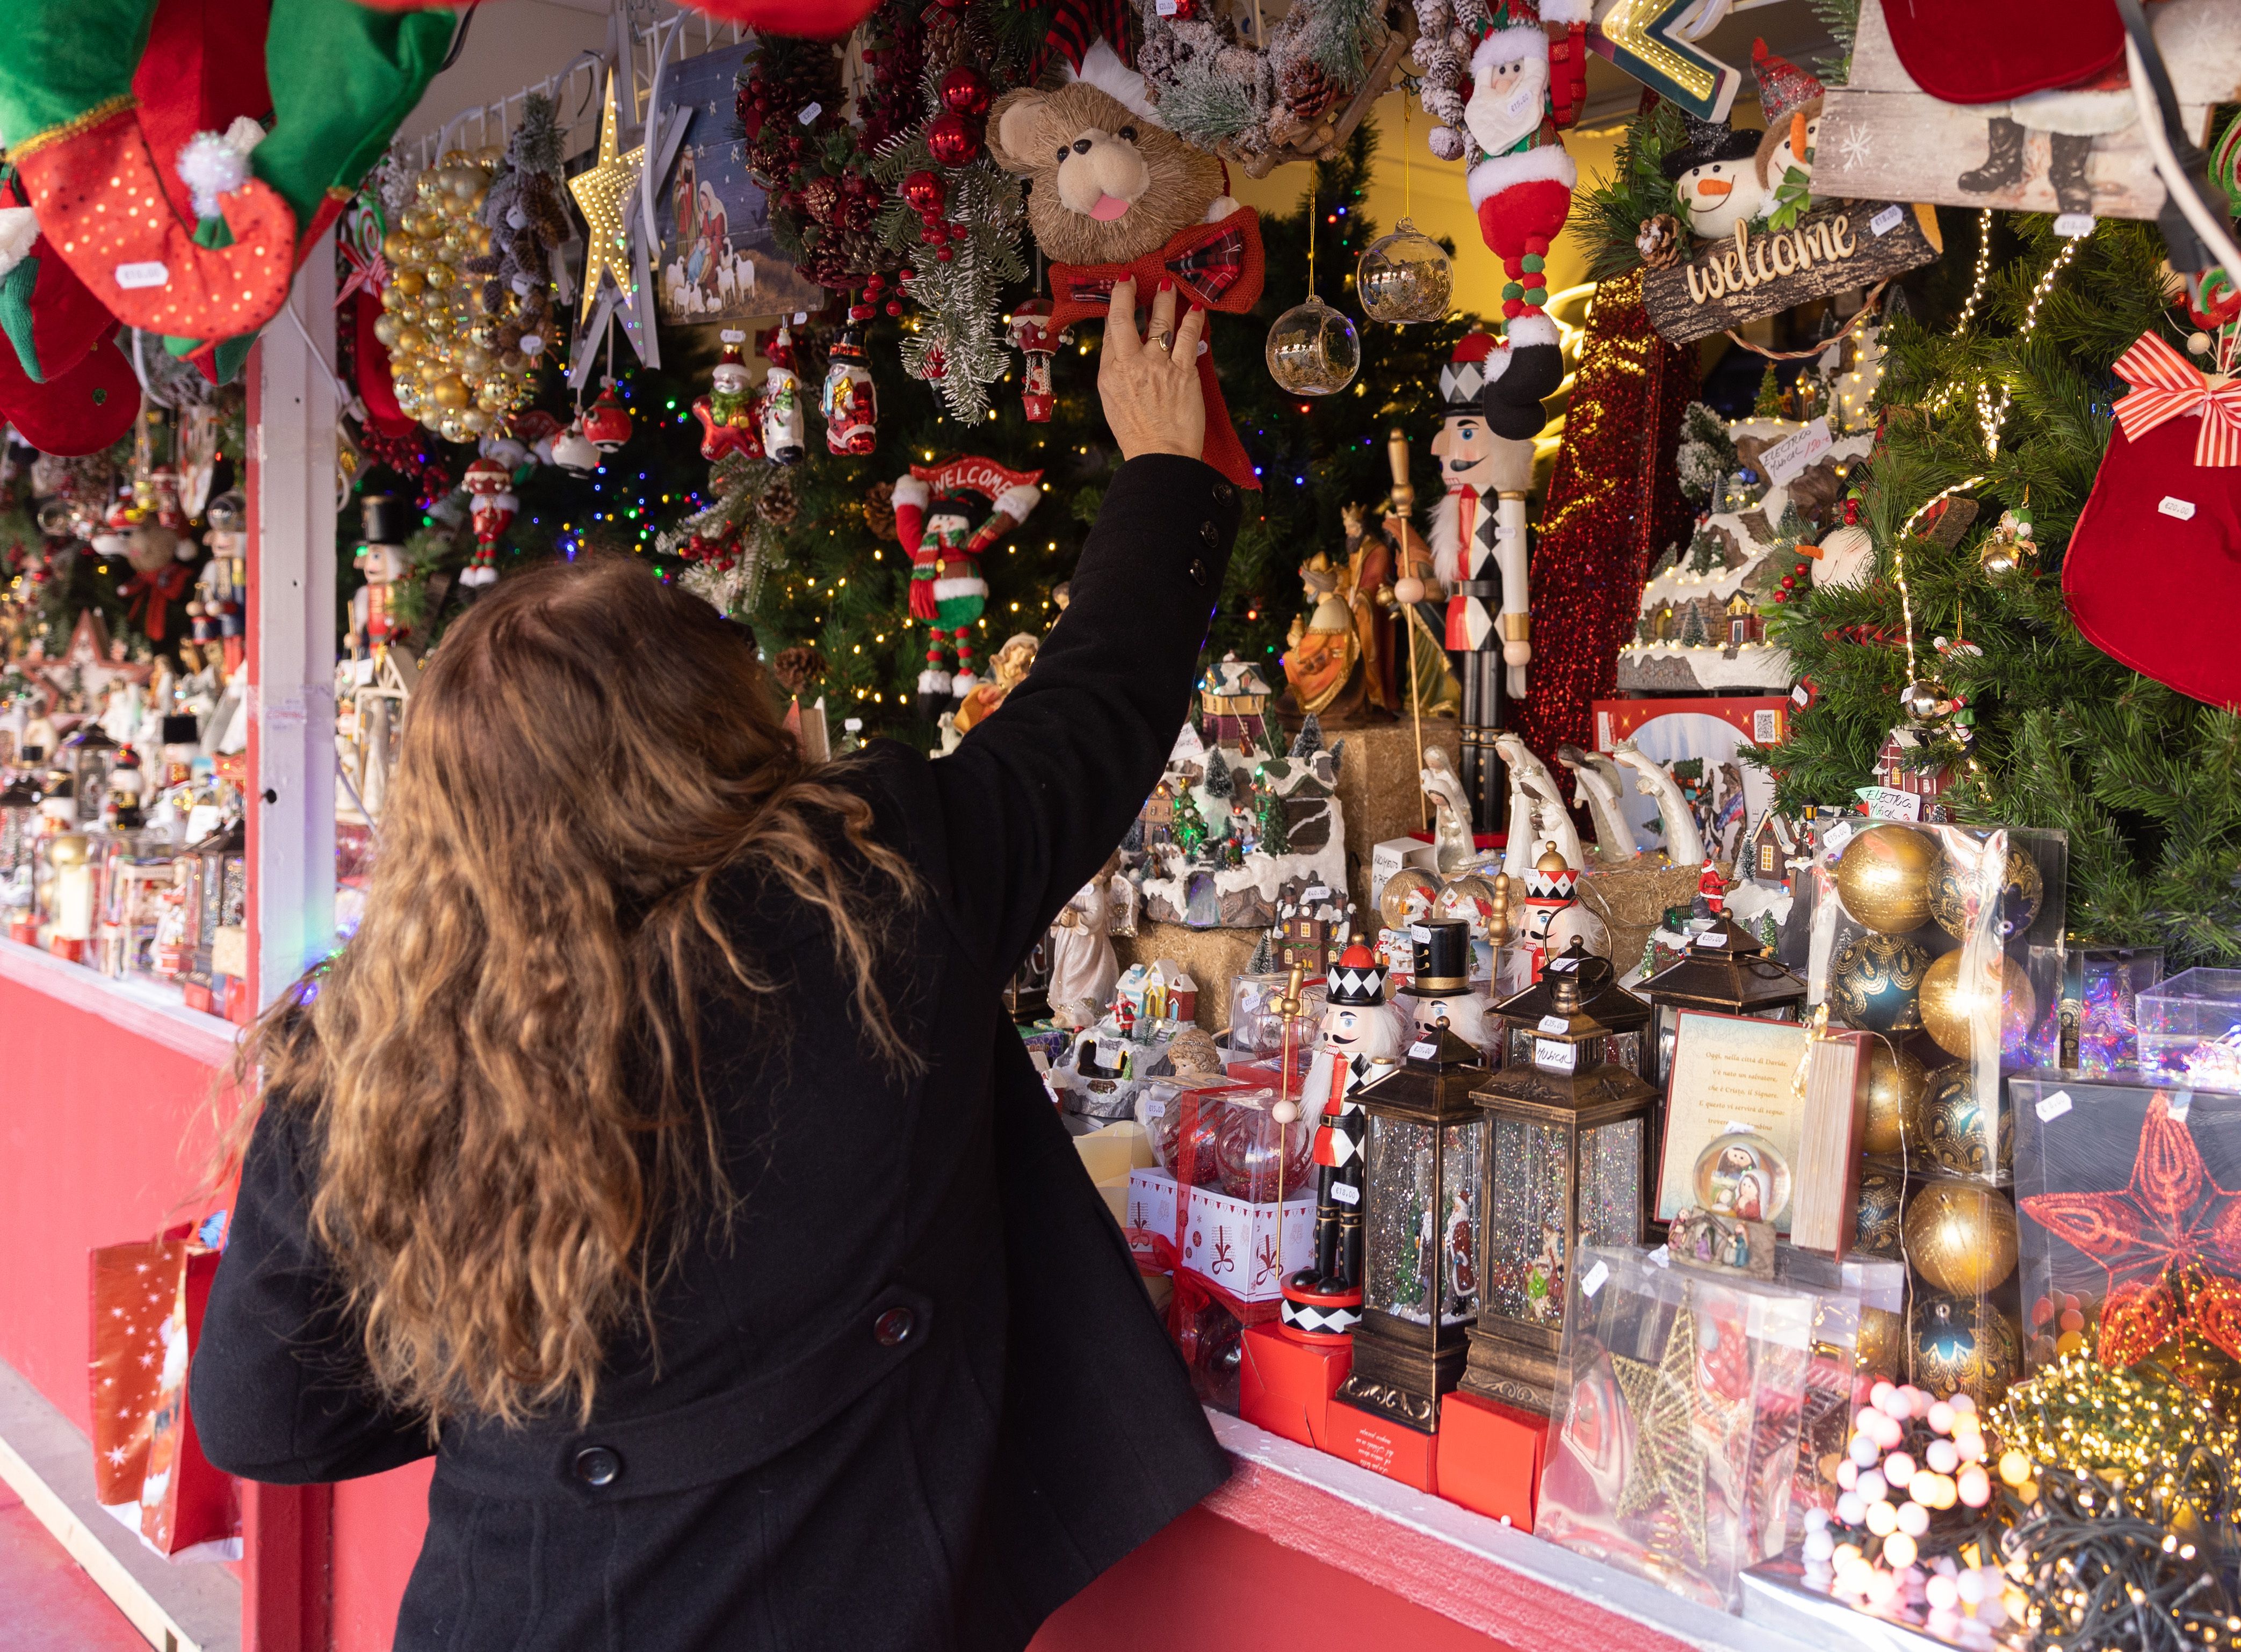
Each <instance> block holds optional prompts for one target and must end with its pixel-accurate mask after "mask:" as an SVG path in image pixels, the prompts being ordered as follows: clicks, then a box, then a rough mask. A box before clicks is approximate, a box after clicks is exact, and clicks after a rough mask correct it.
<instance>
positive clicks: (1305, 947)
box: [1276, 912, 1338, 980]
mask: <svg viewBox="0 0 2241 1652" xmlns="http://www.w3.org/2000/svg"><path fill="white" fill-rule="evenodd" d="M1337 950H1338V946H1337V944H1336V943H1335V941H1334V940H1332V926H1331V924H1330V923H1329V922H1328V920H1324V919H1321V918H1309V917H1308V916H1306V915H1304V914H1303V913H1296V912H1295V913H1293V914H1292V915H1291V916H1289V917H1288V918H1285V919H1283V920H1281V921H1280V922H1279V923H1278V924H1277V926H1276V967H1277V968H1279V969H1291V968H1293V967H1294V966H1296V967H1298V968H1301V969H1303V970H1305V971H1307V973H1308V980H1321V979H1322V976H1323V972H1324V971H1325V970H1327V969H1328V968H1329V967H1330V960H1331V956H1332V954H1333V953H1335V952H1337Z"/></svg>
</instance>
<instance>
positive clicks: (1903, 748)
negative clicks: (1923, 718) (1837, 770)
mask: <svg viewBox="0 0 2241 1652" xmlns="http://www.w3.org/2000/svg"><path fill="white" fill-rule="evenodd" d="M1921 750H1922V736H1921V734H1920V733H1919V732H1917V731H1916V730H1914V729H1910V728H1895V729H1893V730H1891V732H1890V734H1889V735H1888V736H1886V737H1885V739H1884V740H1883V750H1881V751H1880V752H1876V785H1877V786H1889V787H1890V789H1891V790H1892V791H1894V792H1903V793H1907V794H1908V795H1909V796H1910V797H1917V798H1920V799H1922V807H1923V815H1924V816H1925V817H1927V816H1928V814H1929V812H1930V805H1931V804H1932V803H1933V802H1935V801H1937V796H1938V794H1939V793H1942V792H1943V791H1944V790H1945V766H1944V765H1943V764H1942V763H1940V764H1937V765H1935V766H1931V767H1929V768H1918V767H1917V766H1915V764H1916V763H1917V762H1918V761H1919V758H1918V756H1917V754H1918V753H1919V752H1921Z"/></svg>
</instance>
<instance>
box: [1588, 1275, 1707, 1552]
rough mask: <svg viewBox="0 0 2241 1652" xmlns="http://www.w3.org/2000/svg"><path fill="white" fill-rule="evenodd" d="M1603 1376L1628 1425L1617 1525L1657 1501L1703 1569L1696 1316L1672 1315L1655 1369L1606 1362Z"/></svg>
mask: <svg viewBox="0 0 2241 1652" xmlns="http://www.w3.org/2000/svg"><path fill="white" fill-rule="evenodd" d="M1611 1370H1612V1372H1613V1374H1616V1376H1617V1378H1618V1386H1619V1390H1620V1392H1622V1394H1624V1395H1626V1404H1627V1409H1628V1411H1629V1413H1630V1414H1631V1415H1632V1417H1633V1420H1634V1461H1633V1464H1632V1466H1631V1472H1629V1474H1628V1475H1627V1477H1626V1484H1625V1486H1624V1488H1623V1489H1622V1490H1621V1491H1620V1493H1619V1499H1618V1513H1619V1515H1620V1517H1621V1518H1622V1519H1623V1518H1624V1517H1625V1516H1627V1515H1631V1514H1635V1513H1636V1512H1638V1511H1640V1510H1642V1509H1644V1508H1649V1507H1650V1506H1651V1505H1652V1504H1654V1503H1656V1502H1659V1501H1660V1500H1661V1499H1662V1501H1663V1502H1664V1504H1665V1506H1666V1508H1667V1510H1668V1512H1669V1514H1670V1515H1671V1516H1672V1517H1673V1520H1674V1522H1675V1524H1676V1526H1677V1527H1678V1528H1679V1531H1678V1535H1679V1537H1680V1540H1681V1542H1682V1545H1683V1546H1684V1548H1685V1554H1686V1558H1687V1559H1689V1561H1691V1562H1694V1563H1695V1564H1696V1565H1699V1566H1701V1565H1702V1564H1703V1562H1704V1472H1705V1466H1706V1465H1705V1459H1704V1448H1703V1447H1702V1444H1700V1443H1699V1442H1698V1441H1697V1439H1696V1314H1694V1313H1693V1312H1692V1311H1691V1310H1690V1309H1689V1308H1687V1307H1685V1306H1684V1307H1682V1308H1680V1309H1679V1310H1678V1311H1676V1313H1675V1314H1674V1315H1673V1324H1672V1327H1671V1328H1670V1329H1669V1330H1668V1331H1667V1333H1666V1336H1665V1352H1664V1354H1663V1356H1662V1358H1661V1359H1660V1360H1659V1361H1658V1362H1657V1363H1656V1365H1651V1364H1649V1362H1647V1361H1642V1360H1629V1359H1628V1358H1626V1357H1625V1356H1624V1355H1623V1354H1613V1355H1611Z"/></svg>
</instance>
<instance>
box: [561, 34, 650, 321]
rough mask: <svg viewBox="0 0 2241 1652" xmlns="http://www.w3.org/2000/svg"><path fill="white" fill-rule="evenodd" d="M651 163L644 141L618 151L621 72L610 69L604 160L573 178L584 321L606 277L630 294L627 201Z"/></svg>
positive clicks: (602, 124)
mask: <svg viewBox="0 0 2241 1652" xmlns="http://www.w3.org/2000/svg"><path fill="white" fill-rule="evenodd" d="M645 164H646V145H645V144H639V146H638V147H637V148H636V149H634V150H631V151H630V153H629V154H627V155H622V154H618V153H617V152H616V144H615V77H614V71H613V70H608V71H607V107H606V112H605V114H603V115H602V116H601V117H599V164H597V165H596V166H593V167H592V168H591V169H589V170H588V171H582V172H579V173H577V174H576V176H575V177H572V178H570V179H569V180H568V193H569V194H571V195H572V196H574V197H576V210H577V211H579V212H581V213H582V214H583V215H584V227H585V237H584V308H583V311H582V313H581V314H580V315H579V316H578V318H577V320H578V322H579V324H580V323H581V322H583V321H585V320H587V319H589V318H590V316H591V313H592V305H593V304H596V303H597V302H598V301H599V278H600V276H602V275H612V276H613V277H614V278H615V285H616V286H617V287H618V288H619V289H620V291H622V294H623V296H624V297H625V298H629V297H630V293H631V260H630V237H629V235H628V234H627V233H626V232H625V230H624V228H623V225H624V223H625V220H626V219H627V217H629V214H628V212H627V211H626V210H625V202H627V201H628V200H629V199H630V197H631V194H632V191H635V190H636V189H637V188H638V175H639V168H641V167H643V166H644V165H645Z"/></svg>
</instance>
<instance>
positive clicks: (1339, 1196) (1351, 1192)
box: [1331, 1181, 1361, 1205]
mask: <svg viewBox="0 0 2241 1652" xmlns="http://www.w3.org/2000/svg"><path fill="white" fill-rule="evenodd" d="M1331 1197H1332V1198H1334V1199H1335V1200H1337V1201H1339V1203H1341V1205H1358V1204H1360V1203H1361V1188H1359V1187H1355V1185H1354V1184H1353V1183H1352V1182H1349V1181H1334V1182H1333V1183H1331Z"/></svg>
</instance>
